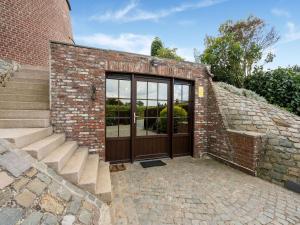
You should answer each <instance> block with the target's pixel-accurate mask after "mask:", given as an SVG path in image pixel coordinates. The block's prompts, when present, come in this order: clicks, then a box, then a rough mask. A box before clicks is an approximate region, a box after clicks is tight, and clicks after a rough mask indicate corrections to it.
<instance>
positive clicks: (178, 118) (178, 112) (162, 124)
mask: <svg viewBox="0 0 300 225" xmlns="http://www.w3.org/2000/svg"><path fill="white" fill-rule="evenodd" d="M159 117H160V118H159V123H158V124H159V125H158V126H159V131H160V132H162V133H165V132H166V131H167V126H168V120H167V117H168V111H167V107H165V108H164V109H163V110H162V111H161V112H160V113H159ZM173 117H174V120H173V123H174V127H178V125H177V124H178V123H180V122H182V121H184V120H185V118H186V117H187V111H186V110H185V109H184V108H182V107H181V106H178V105H176V106H174V108H173Z"/></svg>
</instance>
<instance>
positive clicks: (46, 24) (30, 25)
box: [0, 0, 73, 66]
mask: <svg viewBox="0 0 300 225" xmlns="http://www.w3.org/2000/svg"><path fill="white" fill-rule="evenodd" d="M0 9H1V18H0V59H9V60H14V61H17V62H19V63H20V64H30V65H35V66H47V65H48V61H49V41H50V40H55V41H63V42H67V43H72V42H73V34H72V27H71V19H70V14H69V12H70V10H71V7H70V4H69V1H68V0H47V1H44V0H26V1H24V0H2V1H1V2H0Z"/></svg>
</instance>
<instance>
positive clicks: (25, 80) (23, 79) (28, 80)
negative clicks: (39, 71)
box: [10, 76, 49, 84]
mask: <svg viewBox="0 0 300 225" xmlns="http://www.w3.org/2000/svg"><path fill="white" fill-rule="evenodd" d="M10 81H15V82H23V83H35V84H49V79H37V78H28V77H23V76H21V77H18V76H16V77H15V76H13V77H12V78H11V79H10Z"/></svg>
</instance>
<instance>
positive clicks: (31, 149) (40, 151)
mask: <svg viewBox="0 0 300 225" xmlns="http://www.w3.org/2000/svg"><path fill="white" fill-rule="evenodd" d="M64 142H65V134H53V135H51V136H49V137H46V138H45V139H43V140H40V141H38V142H35V143H33V144H31V145H28V146H26V147H24V148H23V150H25V151H27V152H28V153H29V154H30V155H31V156H32V157H34V158H36V159H38V160H41V159H43V158H45V157H46V156H47V155H49V154H50V153H51V152H52V151H54V150H55V149H56V148H57V147H58V146H60V145H62V143H64Z"/></svg>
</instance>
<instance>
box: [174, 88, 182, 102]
mask: <svg viewBox="0 0 300 225" xmlns="http://www.w3.org/2000/svg"><path fill="white" fill-rule="evenodd" d="M174 101H175V102H179V101H181V85H177V84H175V85H174Z"/></svg>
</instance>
